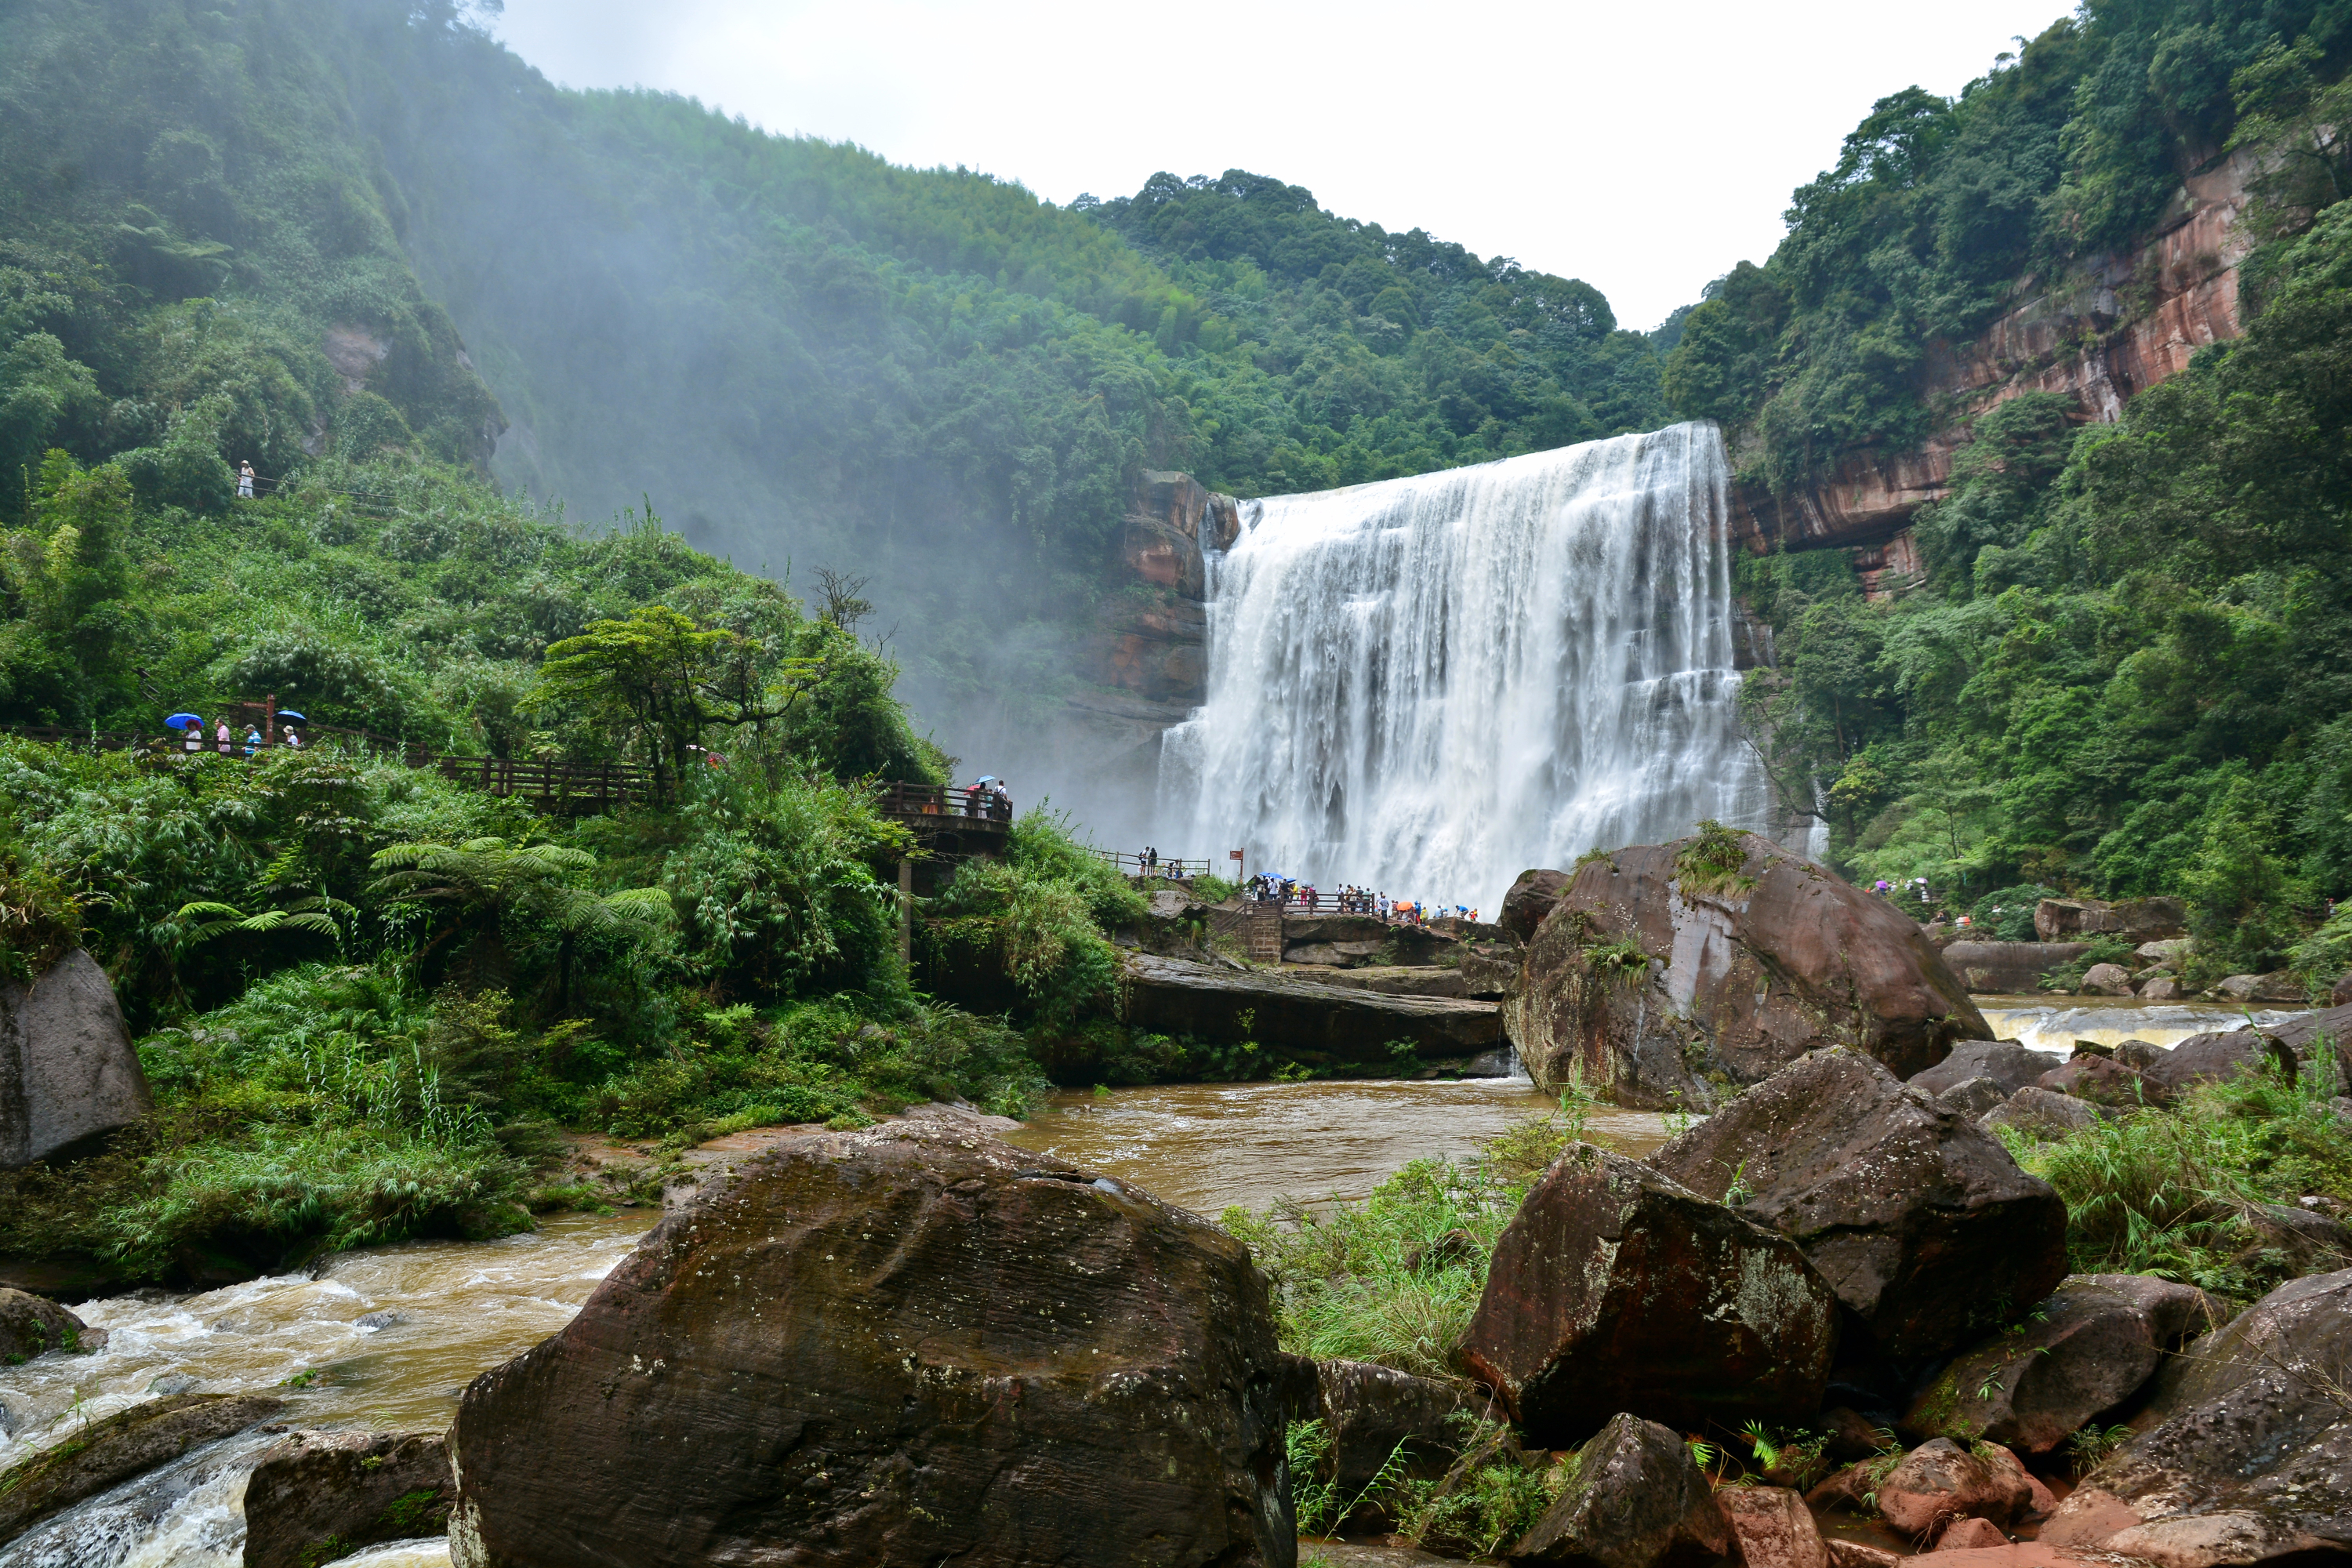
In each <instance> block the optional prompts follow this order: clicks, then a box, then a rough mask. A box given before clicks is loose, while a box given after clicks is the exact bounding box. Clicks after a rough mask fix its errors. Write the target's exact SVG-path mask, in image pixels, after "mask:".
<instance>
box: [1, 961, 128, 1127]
mask: <svg viewBox="0 0 2352 1568" xmlns="http://www.w3.org/2000/svg"><path fill="white" fill-rule="evenodd" d="M154 1109H155V1100H154V1097H153V1096H152V1094H150V1093H149V1092H148V1089H147V1077H146V1075H145V1074H144V1073H142V1072H141V1071H140V1070H139V1053H138V1052H136V1051H134V1050H132V1049H131V1034H130V1031H129V1030H127V1029H125V1028H124V1027H123V1026H122V1009H121V1006H119V1005H117V1004H116V1002H115V999H114V986H113V985H112V984H111V983H110V982H109V981H108V980H107V978H106V971H104V970H102V969H100V967H99V966H98V963H97V961H96V960H95V959H93V958H91V957H90V955H89V954H88V953H87V952H83V951H82V950H81V949H79V948H75V949H74V950H73V951H72V952H68V953H67V954H66V955H65V956H64V957H63V958H60V959H58V961H57V963H53V964H51V965H50V966H49V968H48V969H47V972H46V973H42V974H40V975H38V976H37V977H35V979H34V980H33V982H32V984H30V985H10V986H5V987H0V1169H14V1168H16V1167H17V1166H21V1165H30V1164H34V1163H37V1162H40V1161H43V1160H56V1159H64V1158H70V1157H71V1156H73V1155H75V1154H77V1153H79V1152H83V1151H84V1150H87V1149H89V1147H91V1146H92V1145H93V1144H95V1143H96V1142H98V1141H99V1140H100V1139H102V1138H104V1137H105V1136H106V1134H108V1133H110V1132H112V1131H115V1130H116V1129H118V1128H121V1127H126V1126H128V1125H130V1123H131V1122H133V1121H137V1120H138V1119H139V1118H140V1117H142V1116H143V1115H145V1114H146V1113H147V1112H148V1111H150V1110H154Z"/></svg>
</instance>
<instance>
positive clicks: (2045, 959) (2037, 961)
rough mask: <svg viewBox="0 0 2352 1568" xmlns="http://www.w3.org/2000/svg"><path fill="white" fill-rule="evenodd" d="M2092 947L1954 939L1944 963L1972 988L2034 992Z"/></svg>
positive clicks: (2023, 992) (2079, 943) (2056, 943)
mask: <svg viewBox="0 0 2352 1568" xmlns="http://www.w3.org/2000/svg"><path fill="white" fill-rule="evenodd" d="M2090 950H2091V944H2090V943H2089V942H1947V943H1946V944H1945V945H1944V963H1945V965H1946V966H1947V967H1948V968H1949V969H1950V970H1951V972H1952V973H1955V974H1957V975H1958V976H1959V977H1960V982H1961V984H1964V985H1966V986H1967V987H1968V988H1969V990H1970V991H1990V992H2001V993H2007V994H2030V993H2032V992H2034V991H2038V990H2040V989H2041V988H2042V976H2043V975H2045V974H2047V973H2050V972H2051V971H2052V970H2053V969H2063V968H2064V967H2065V966H2066V965H2067V964H2070V963H2074V961H2075V960H2076V959H2078V958H2080V957H2082V956H2083V954H2084V953H2085V952H2089V951H2090Z"/></svg>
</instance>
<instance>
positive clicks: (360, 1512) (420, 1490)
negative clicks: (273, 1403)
mask: <svg viewBox="0 0 2352 1568" xmlns="http://www.w3.org/2000/svg"><path fill="white" fill-rule="evenodd" d="M456 1490H457V1487H456V1482H455V1480H454V1479H453V1478H452V1477H451V1475H450V1471H449V1450H448V1446H447V1444H446V1441H445V1440H444V1439H443V1437H442V1436H441V1435H440V1434H439V1433H431V1434H426V1433H415V1432H411V1433H398V1432H297V1433H294V1434H292V1435H291V1436H288V1437H286V1438H284V1439H283V1440H282V1441H280V1442H278V1443H275V1444H273V1445H271V1446H270V1447H269V1448H268V1450H267V1451H266V1452H264V1453H263V1454H262V1456H261V1458H259V1460H257V1462H256V1463H255V1465H254V1467H253V1473H252V1475H251V1477H250V1478H248V1479H247V1482H246V1487H245V1568H319V1565H320V1564H321V1563H331V1562H333V1561H334V1560H335V1559H337V1558H340V1557H348V1556H350V1555H351V1554H352V1552H357V1551H359V1550H360V1549H361V1548H362V1547H365V1546H373V1545H375V1544H376V1543H378V1542H385V1541H409V1540H414V1539H415V1538H416V1537H418V1536H425V1535H440V1534H442V1533H444V1532H445V1531H446V1530H447V1529H448V1527H449V1504H450V1500H451V1499H452V1497H453V1496H454V1495H455V1492H456Z"/></svg>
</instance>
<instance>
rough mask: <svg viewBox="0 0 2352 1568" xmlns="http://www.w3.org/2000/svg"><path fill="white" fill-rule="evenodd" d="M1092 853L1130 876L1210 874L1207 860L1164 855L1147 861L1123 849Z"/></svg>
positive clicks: (1097, 850) (1203, 875) (1093, 851)
mask: <svg viewBox="0 0 2352 1568" xmlns="http://www.w3.org/2000/svg"><path fill="white" fill-rule="evenodd" d="M1090 853H1092V854H1093V855H1094V856H1096V857H1097V858H1099V859H1104V860H1108V861H1109V862H1110V863H1111V864H1112V865H1114V866H1116V867H1118V868H1119V869H1120V870H1122V871H1124V872H1126V873H1127V874H1128V875H1129V876H1130V877H1205V876H1207V875H1208V874H1209V866H1210V862H1208V861H1206V860H1185V859H1181V858H1175V857H1171V856H1166V855H1163V856H1161V857H1160V858H1158V859H1156V860H1150V861H1146V860H1145V859H1144V858H1143V857H1142V856H1141V855H1139V854H1130V853H1129V852H1127V851H1126V850H1122V849H1095V850H1092V851H1090Z"/></svg>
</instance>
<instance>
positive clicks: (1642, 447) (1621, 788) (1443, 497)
mask: <svg viewBox="0 0 2352 1568" xmlns="http://www.w3.org/2000/svg"><path fill="white" fill-rule="evenodd" d="M1726 484H1727V466H1726V463H1725V459H1724V451H1723V441H1722V437H1721V436H1720V435H1719V434H1718V433H1717V430H1716V428H1715V426H1712V425H1707V424H1696V425H1678V426H1674V427H1672V428H1671V429H1666V430H1661V431H1657V432H1655V433H1654V434H1650V435H1644V436H1621V437H1615V438H1613V439H1611V440H1607V441H1593V442H1588V443H1586V444H1584V445H1582V446H1579V447H1562V448H1560V449H1559V450H1556V451H1549V452H1536V453H1531V454H1528V456H1525V457H1519V458H1507V459H1505V460H1504V461H1501V462H1496V463H1487V464H1483V465H1481V466H1479V467H1476V468H1455V469H1452V470H1449V471H1446V472H1443V473H1435V474H1426V475H1422V476H1420V477H1417V478H1413V479H1390V480H1385V481H1383V482H1381V483H1379V484H1369V485H1358V486H1354V487H1352V488H1349V489H1338V490H1327V491H1322V492H1318V493H1315V494H1309V495H1294V496H1276V497H1269V498H1267V499H1265V500H1255V501H1249V502H1245V503H1244V505H1243V507H1242V531H1241V534H1240V536H1239V538H1238V539H1236V540H1235V541H1234V544H1233V547H1232V548H1231V549H1230V550H1228V551H1225V552H1222V553H1220V552H1217V551H1215V550H1214V549H1212V548H1207V547H1206V546H1205V545H1204V554H1205V555H1206V556H1207V570H1208V599H1209V606H1208V644H1207V656H1208V676H1207V682H1206V694H1207V700H1206V701H1205V702H1203V704H1202V706H1201V707H1200V708H1199V709H1198V710H1195V712H1194V713H1193V714H1192V717H1191V719H1190V720H1188V721H1186V722H1185V723H1183V724H1180V725H1178V726H1176V727H1175V728H1174V729H1172V730H1171V731H1169V732H1168V734H1167V736H1166V738H1165V740H1164V741H1163V742H1162V745H1161V751H1160V821H1161V822H1162V823H1163V824H1166V825H1167V831H1166V834H1165V837H1169V838H1171V839H1176V838H1181V840H1182V841H1183V842H1186V843H1192V844H1199V845H1202V846H1209V847H1214V848H1216V849H1221V850H1222V849H1230V848H1233V847H1245V848H1246V849H1247V851H1248V855H1249V861H1248V866H1249V869H1251V870H1254V871H1255V870H1270V871H1276V872H1278V873H1280V874H1283V875H1286V876H1292V877H1297V878H1300V879H1305V880H1309V881H1313V882H1315V883H1317V884H1318V885H1319V886H1321V887H1325V888H1330V887H1334V886H1337V885H1338V884H1339V883H1340V882H1341V881H1343V880H1344V881H1349V882H1357V883H1361V884H1365V885H1368V886H1370V887H1372V888H1374V889H1379V890H1383V891H1386V892H1388V893H1389V894H1391V896H1393V897H1397V898H1425V899H1429V900H1436V901H1438V902H1441V903H1465V904H1470V905H1474V906H1476V907H1479V908H1481V909H1483V910H1488V911H1492V910H1495V909H1496V908H1497V907H1499V905H1500V903H1501V901H1502V896H1503V893H1504V890H1505V889H1507V888H1508V887H1509V886H1510V883H1511V879H1513V878H1514V877H1516V876H1517V874H1518V873H1519V872H1520V871H1522V870H1524V869H1525V868H1528V867H1529V866H1566V865H1570V864H1572V863H1573V862H1574V861H1575V859H1576V858H1577V856H1578V855H1580V854H1581V853H1582V852H1583V851H1585V850H1587V849H1590V848H1592V847H1596V846H1599V847H1605V848H1614V847H1618V846H1620V845H1625V844H1654V843H1656V842H1658V841H1659V840H1660V839H1663V838H1670V837H1676V836H1678V835H1680V834H1683V833H1686V832H1688V831H1689V830H1690V828H1691V826H1692V825H1693V824H1694V823H1696V822H1697V821H1699V820H1700V819H1701V818H1704V817H1715V818H1717V819H1719V820H1721V821H1724V822H1728V823H1732V824H1734V825H1736V826H1746V827H1753V828H1758V829H1759V830H1760V829H1762V828H1764V827H1765V826H1767V817H1768V816H1769V805H1770V803H1769V790H1768V788H1767V785H1766V781H1765V779H1764V776H1763V772H1762V769H1761V768H1760V767H1759V765H1758V763H1757V762H1756V760H1755V758H1754V755H1753V753H1752V752H1751V751H1750V749H1749V748H1748V745H1747V743H1746V742H1745V741H1744V740H1743V739H1742V738H1741V734H1740V731H1739V725H1738V711H1737V701H1736V700H1737V695H1738V686H1739V676H1738V673H1737V672H1736V671H1735V669H1734V668H1733V659H1732V619H1731V617H1732V600H1731V585H1730V547H1729V545H1728V543H1727V539H1726V536H1725V493H1726Z"/></svg>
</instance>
